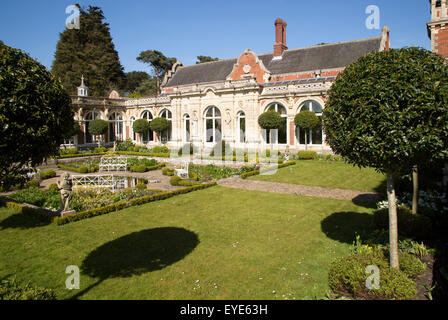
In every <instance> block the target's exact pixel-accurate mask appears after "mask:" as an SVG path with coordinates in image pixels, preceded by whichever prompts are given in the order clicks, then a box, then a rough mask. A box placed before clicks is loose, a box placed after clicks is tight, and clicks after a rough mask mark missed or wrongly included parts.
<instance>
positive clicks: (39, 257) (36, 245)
mask: <svg viewBox="0 0 448 320" xmlns="http://www.w3.org/2000/svg"><path fill="white" fill-rule="evenodd" d="M371 219H372V216H371V210H370V209H366V208H364V207H360V206H356V205H355V204H353V203H352V202H350V201H339V200H330V199H318V198H309V197H297V196H295V195H285V194H273V193H265V192H258V191H244V190H237V189H230V188H223V187H213V188H210V189H207V190H202V191H197V192H194V193H191V194H185V195H181V196H177V197H174V198H170V199H167V200H163V201H159V202H154V203H149V204H146V205H143V206H138V207H132V208H128V209H125V210H123V211H120V212H117V213H111V214H108V215H104V216H99V217H95V218H92V219H86V220H83V221H79V222H75V223H71V224H68V225H64V226H56V225H53V224H50V225H42V224H40V223H38V222H37V221H35V220H32V218H30V217H27V216H24V215H21V214H17V213H14V212H13V211H12V210H9V209H5V208H1V209H0V256H1V259H0V278H1V277H5V276H8V275H15V276H16V277H17V279H19V280H21V281H30V282H31V283H32V284H33V285H35V286H39V287H45V288H49V289H54V291H55V292H56V294H57V296H58V298H60V299H67V298H72V297H73V296H75V295H77V298H80V299H285V297H286V298H289V299H293V298H296V299H313V298H314V297H323V296H324V295H325V293H326V292H327V290H328V271H329V266H330V263H331V262H332V261H333V260H334V259H335V258H337V257H341V256H344V255H347V254H348V253H349V250H350V244H351V242H352V241H353V239H354V232H355V231H358V232H360V231H361V229H366V228H367V229H368V230H369V228H370V223H371ZM69 265H77V266H79V267H80V269H81V290H74V291H73V290H72V291H70V290H67V289H65V280H66V277H67V276H68V275H67V274H65V270H66V267H67V266H69ZM273 291H275V294H274V293H273Z"/></svg>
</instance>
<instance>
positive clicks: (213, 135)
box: [204, 106, 221, 143]
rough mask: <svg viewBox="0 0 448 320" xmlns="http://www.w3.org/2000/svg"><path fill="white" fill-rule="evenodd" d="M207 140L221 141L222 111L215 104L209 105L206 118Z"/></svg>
mask: <svg viewBox="0 0 448 320" xmlns="http://www.w3.org/2000/svg"><path fill="white" fill-rule="evenodd" d="M204 128H205V142H209V143H216V142H220V141H221V112H220V111H219V109H218V108H216V107H215V106H211V107H208V108H207V110H206V111H205V118H204Z"/></svg>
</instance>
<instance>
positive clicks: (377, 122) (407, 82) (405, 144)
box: [323, 48, 448, 268]
mask: <svg viewBox="0 0 448 320" xmlns="http://www.w3.org/2000/svg"><path fill="white" fill-rule="evenodd" d="M323 117H324V131H325V133H326V136H327V142H328V143H329V144H330V146H331V148H332V149H333V151H334V152H336V153H337V154H340V155H342V156H343V157H345V158H346V159H347V161H348V162H350V163H352V164H354V165H358V166H360V167H373V168H376V169H377V170H378V171H380V172H383V173H386V174H387V196H388V201H389V238H390V264H391V267H393V268H399V261H398V230H397V208H396V197H395V186H394V178H393V177H394V176H396V175H397V174H399V173H403V172H404V173H409V172H411V171H412V168H413V167H414V166H415V165H420V164H422V163H425V162H429V161H434V160H436V159H439V160H446V159H447V157H448V67H447V65H446V62H445V61H444V59H443V58H442V57H441V56H439V55H436V54H434V53H431V52H429V51H427V50H424V49H419V48H404V49H400V50H390V51H384V52H379V53H376V54H370V55H367V56H365V57H362V58H360V59H359V60H358V61H357V62H355V63H353V64H351V65H349V66H348V67H347V68H346V69H345V70H344V71H343V72H342V73H341V74H339V76H338V77H337V79H336V81H335V83H334V84H333V86H332V87H331V89H330V90H329V92H328V100H327V103H326V107H325V109H324V112H323Z"/></svg>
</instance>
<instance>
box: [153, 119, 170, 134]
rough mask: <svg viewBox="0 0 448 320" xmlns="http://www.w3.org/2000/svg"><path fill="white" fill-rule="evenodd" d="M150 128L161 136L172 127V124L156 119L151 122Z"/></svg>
mask: <svg viewBox="0 0 448 320" xmlns="http://www.w3.org/2000/svg"><path fill="white" fill-rule="evenodd" d="M149 126H150V128H151V130H152V131H155V132H157V134H158V135H160V134H161V133H162V132H163V131H165V130H167V129H168V128H169V127H170V123H169V121H168V120H166V119H165V118H154V119H153V120H151V123H150V125H149Z"/></svg>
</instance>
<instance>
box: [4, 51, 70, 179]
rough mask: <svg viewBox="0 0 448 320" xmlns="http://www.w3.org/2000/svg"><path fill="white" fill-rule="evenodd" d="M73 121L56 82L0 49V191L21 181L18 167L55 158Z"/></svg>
mask: <svg viewBox="0 0 448 320" xmlns="http://www.w3.org/2000/svg"><path fill="white" fill-rule="evenodd" d="M73 116H74V110H73V108H72V106H71V99H70V96H69V95H68V94H67V93H66V92H65V90H64V88H63V86H62V84H61V83H60V81H58V80H57V79H56V78H55V77H54V76H53V75H52V74H51V73H50V72H48V71H47V70H46V69H45V67H44V66H43V65H41V64H40V63H38V62H37V61H36V60H34V59H33V58H31V57H30V56H29V55H27V54H26V53H24V52H22V51H21V50H18V49H14V48H11V47H9V46H6V45H4V44H0V186H2V187H4V188H8V187H9V186H11V185H14V184H16V183H19V182H23V180H24V179H23V173H24V166H28V165H29V166H32V167H35V166H37V165H39V164H41V163H42V162H43V161H44V160H45V158H47V157H49V156H52V155H57V154H58V153H59V146H60V145H61V144H62V143H63V141H64V137H65V134H64V133H66V132H67V129H68V128H72V127H73V125H74V121H73Z"/></svg>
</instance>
